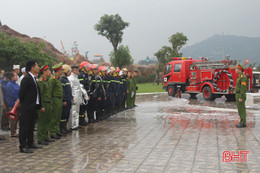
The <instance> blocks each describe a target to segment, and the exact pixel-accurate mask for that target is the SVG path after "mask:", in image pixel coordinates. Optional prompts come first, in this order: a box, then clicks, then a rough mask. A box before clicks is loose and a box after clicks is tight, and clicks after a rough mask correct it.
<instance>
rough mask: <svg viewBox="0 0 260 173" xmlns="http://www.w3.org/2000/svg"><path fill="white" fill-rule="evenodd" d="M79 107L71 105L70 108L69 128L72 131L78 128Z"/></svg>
mask: <svg viewBox="0 0 260 173" xmlns="http://www.w3.org/2000/svg"><path fill="white" fill-rule="evenodd" d="M79 106H80V104H73V105H72V106H71V115H70V119H69V126H70V127H71V128H72V129H74V128H77V127H79Z"/></svg>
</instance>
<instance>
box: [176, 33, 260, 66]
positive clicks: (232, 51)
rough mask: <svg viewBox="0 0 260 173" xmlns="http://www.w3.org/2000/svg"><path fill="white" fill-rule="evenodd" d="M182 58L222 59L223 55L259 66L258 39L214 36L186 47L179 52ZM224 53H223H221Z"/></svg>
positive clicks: (259, 48) (259, 42)
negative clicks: (247, 60)
mask: <svg viewBox="0 0 260 173" xmlns="http://www.w3.org/2000/svg"><path fill="white" fill-rule="evenodd" d="M181 52H182V53H183V56H184V57H189V56H190V57H193V58H200V57H214V58H212V60H215V59H223V55H230V56H231V59H236V60H239V61H241V62H242V63H244V62H245V60H246V59H249V63H250V64H253V63H257V64H260V37H255V38H251V37H243V36H234V35H214V36H212V37H210V38H208V39H206V40H203V41H201V42H199V43H196V44H194V45H191V46H187V47H185V48H183V49H182V50H181ZM223 52H224V53H223Z"/></svg>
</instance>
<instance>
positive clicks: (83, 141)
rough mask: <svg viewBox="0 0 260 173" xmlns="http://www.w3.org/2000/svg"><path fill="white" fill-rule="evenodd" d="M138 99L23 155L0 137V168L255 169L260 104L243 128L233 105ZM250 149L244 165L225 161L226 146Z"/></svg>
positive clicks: (156, 172)
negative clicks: (103, 119)
mask: <svg viewBox="0 0 260 173" xmlns="http://www.w3.org/2000/svg"><path fill="white" fill-rule="evenodd" d="M182 96H183V98H181V99H176V98H172V97H168V95H167V94H166V93H163V94H147V95H138V96H137V105H138V107H135V108H133V109H131V110H126V111H123V112H120V113H118V114H116V115H114V116H112V117H110V118H109V119H107V120H105V121H102V122H99V123H95V124H90V125H88V126H86V127H82V128H80V129H79V130H78V131H73V132H72V133H71V134H69V135H67V136H66V137H63V138H62V139H60V140H57V141H56V142H54V143H51V144H50V145H48V146H44V149H39V150H34V153H33V154H23V153H20V152H19V150H18V145H19V141H18V139H14V138H10V137H9V136H10V134H9V132H8V133H5V132H2V131H1V132H0V134H1V135H5V137H6V140H5V141H0V173H2V172H3V173H5V172H28V173H29V172H39V173H50V172H54V173H59V172H60V173H64V172H65V173H66V172H68V173H70V172H79V173H88V172H90V173H95V172H97V173H99V172H102V173H103V172H104V173H120V172H122V173H129V172H137V173H143V172H147V173H163V172H165V173H168V172H169V173H174V172H192V173H193V172H194V173H200V172H201V173H206V172H221V173H222V172H223V173H224V172H225V173H226V172H252V173H257V172H258V173H259V172H260V164H259V163H260V125H259V124H260V108H259V106H258V105H257V104H260V103H258V102H257V103H255V104H253V105H251V106H249V107H248V109H247V128H242V129H237V128H235V124H237V123H239V116H238V114H237V110H236V103H235V102H226V100H225V99H224V98H219V99H216V100H215V101H205V100H204V99H203V98H202V96H201V95H199V96H198V98H197V99H190V98H189V95H187V94H183V95H182ZM245 150H246V151H248V150H249V151H250V154H249V155H248V160H247V162H241V163H239V162H238V161H237V160H236V161H235V162H234V163H232V162H228V163H225V162H223V159H222V155H223V152H224V151H235V152H237V151H245Z"/></svg>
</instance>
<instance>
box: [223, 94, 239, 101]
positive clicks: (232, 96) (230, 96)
mask: <svg viewBox="0 0 260 173" xmlns="http://www.w3.org/2000/svg"><path fill="white" fill-rule="evenodd" d="M225 97H226V99H227V101H235V100H236V97H235V94H227V95H225Z"/></svg>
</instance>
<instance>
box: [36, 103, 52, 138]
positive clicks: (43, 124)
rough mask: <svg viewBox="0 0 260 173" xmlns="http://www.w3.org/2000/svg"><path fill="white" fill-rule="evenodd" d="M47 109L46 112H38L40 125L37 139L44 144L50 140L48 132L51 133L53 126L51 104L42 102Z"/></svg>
mask: <svg viewBox="0 0 260 173" xmlns="http://www.w3.org/2000/svg"><path fill="white" fill-rule="evenodd" d="M42 106H43V107H44V108H45V111H44V112H41V111H38V125H37V139H38V142H42V141H44V140H46V139H48V132H49V131H50V124H51V103H48V102H44V101H43V102H42Z"/></svg>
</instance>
